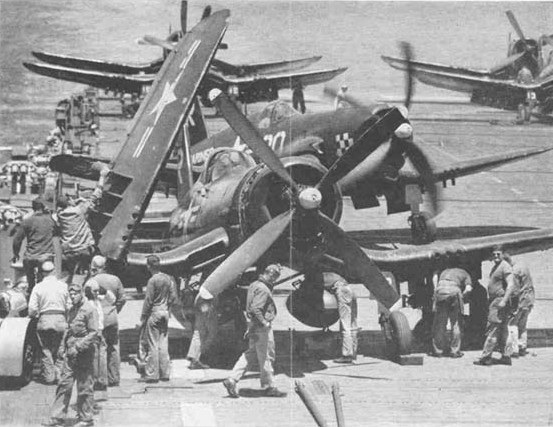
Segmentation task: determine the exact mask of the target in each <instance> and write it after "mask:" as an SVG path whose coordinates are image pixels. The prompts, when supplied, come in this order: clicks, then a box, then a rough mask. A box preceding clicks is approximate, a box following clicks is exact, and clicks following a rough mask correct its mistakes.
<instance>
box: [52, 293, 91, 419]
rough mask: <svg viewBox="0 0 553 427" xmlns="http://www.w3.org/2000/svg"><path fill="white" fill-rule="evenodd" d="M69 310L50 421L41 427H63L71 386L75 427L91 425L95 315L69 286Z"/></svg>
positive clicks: (86, 302)
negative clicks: (75, 391) (73, 395)
mask: <svg viewBox="0 0 553 427" xmlns="http://www.w3.org/2000/svg"><path fill="white" fill-rule="evenodd" d="M69 297H70V298H71V302H72V303H73V306H72V307H71V309H70V310H69V314H68V323H69V328H68V330H67V332H66V334H65V337H64V343H63V345H64V350H65V351H64V359H63V367H62V371H61V378H60V381H59V383H58V387H57V389H56V398H55V400H54V403H53V404H52V407H51V408H50V420H49V422H47V423H45V424H44V425H47V426H62V425H65V418H66V417H67V410H68V408H69V403H70V402H71V394H72V390H73V384H74V383H75V381H76V382H77V408H76V409H77V416H78V418H79V422H78V423H77V424H75V426H77V427H84V426H91V425H94V420H93V418H92V417H93V411H94V409H93V405H94V346H95V344H96V342H97V340H98V313H97V312H96V309H95V308H94V307H93V306H92V305H91V304H90V302H88V301H87V300H86V298H85V297H84V294H83V288H82V286H81V285H77V284H72V285H70V286H69Z"/></svg>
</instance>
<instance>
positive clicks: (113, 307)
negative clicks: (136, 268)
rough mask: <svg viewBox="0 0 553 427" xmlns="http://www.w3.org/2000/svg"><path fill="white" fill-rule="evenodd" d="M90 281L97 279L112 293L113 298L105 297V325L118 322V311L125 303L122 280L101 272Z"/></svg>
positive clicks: (103, 307)
mask: <svg viewBox="0 0 553 427" xmlns="http://www.w3.org/2000/svg"><path fill="white" fill-rule="evenodd" d="M90 281H95V282H96V283H97V284H98V286H99V287H100V288H101V289H104V290H106V292H108V293H110V294H112V296H113V298H103V299H101V300H100V301H101V302H102V309H103V310H104V327H108V326H113V325H117V324H118V320H117V313H119V312H120V311H121V308H122V307H123V306H124V305H125V302H126V301H125V289H124V288H123V284H122V283H121V280H119V278H118V277H117V276H114V275H113V274H108V273H99V274H97V275H96V276H94V277H92V278H91V279H90Z"/></svg>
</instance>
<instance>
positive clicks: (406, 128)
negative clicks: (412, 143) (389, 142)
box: [394, 123, 413, 139]
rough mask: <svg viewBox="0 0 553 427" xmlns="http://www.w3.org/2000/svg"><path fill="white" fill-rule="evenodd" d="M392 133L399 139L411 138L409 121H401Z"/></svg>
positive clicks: (411, 132) (411, 129) (411, 131)
mask: <svg viewBox="0 0 553 427" xmlns="http://www.w3.org/2000/svg"><path fill="white" fill-rule="evenodd" d="M394 134H395V135H396V136H397V137H398V138H400V139H407V138H411V136H412V135H413V127H412V126H411V125H410V124H409V123H402V124H401V125H399V126H398V127H397V129H396V130H395V131H394Z"/></svg>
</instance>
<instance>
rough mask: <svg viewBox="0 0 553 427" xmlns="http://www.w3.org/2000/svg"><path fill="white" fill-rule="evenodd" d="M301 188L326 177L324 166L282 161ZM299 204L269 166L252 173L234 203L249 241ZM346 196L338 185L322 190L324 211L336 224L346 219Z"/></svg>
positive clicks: (309, 161) (304, 160)
mask: <svg viewBox="0 0 553 427" xmlns="http://www.w3.org/2000/svg"><path fill="white" fill-rule="evenodd" d="M281 160H282V163H283V165H284V166H285V168H286V169H287V170H288V172H289V173H290V175H291V176H292V177H293V178H294V180H295V181H296V183H298V185H299V186H300V188H301V187H302V186H315V185H316V184H317V183H318V182H319V181H320V180H321V178H322V177H323V175H324V174H325V173H326V171H327V169H326V168H325V167H324V166H323V165H321V163H320V162H319V161H318V160H317V159H314V158H312V157H309V156H295V157H286V158H283V159H281ZM294 203H295V199H294V197H292V194H291V189H290V188H289V187H288V186H287V184H286V183H284V182H283V181H282V180H281V179H280V178H279V177H278V176H277V175H276V174H275V173H274V172H272V171H271V170H270V169H269V168H268V167H267V166H265V165H259V166H258V167H256V168H254V169H252V170H251V171H249V172H248V173H247V174H246V176H245V177H244V178H243V179H242V181H241V183H240V184H239V188H238V191H236V193H235V195H234V200H233V210H234V212H235V214H236V215H235V216H234V221H236V224H237V225H238V227H239V230H240V233H241V235H242V236H241V237H242V238H245V237H247V236H249V235H250V234H252V233H253V232H255V231H256V230H257V229H258V228H260V227H261V226H262V225H263V224H265V223H266V222H268V221H269V220H270V219H272V218H274V217H275V216H277V215H279V214H281V213H283V212H286V211H287V210H289V209H290V208H291V207H292V206H293V204H294ZM342 207H343V204H342V193H341V191H340V189H339V187H338V186H337V185H334V186H329V187H328V188H326V189H323V190H322V204H321V208H320V211H321V212H323V213H324V214H325V215H326V216H328V217H329V218H332V219H333V220H334V221H335V222H339V221H340V218H341V216H342Z"/></svg>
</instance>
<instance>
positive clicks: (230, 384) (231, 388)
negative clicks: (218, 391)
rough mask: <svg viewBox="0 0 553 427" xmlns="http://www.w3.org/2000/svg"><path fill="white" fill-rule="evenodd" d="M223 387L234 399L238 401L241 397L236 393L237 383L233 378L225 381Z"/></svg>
mask: <svg viewBox="0 0 553 427" xmlns="http://www.w3.org/2000/svg"><path fill="white" fill-rule="evenodd" d="M223 385H224V386H225V388H226V389H227V392H228V395H229V396H230V397H232V398H233V399H238V398H239V397H240V395H239V394H238V392H237V391H236V381H234V380H233V379H231V378H227V379H226V380H225V381H223Z"/></svg>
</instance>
